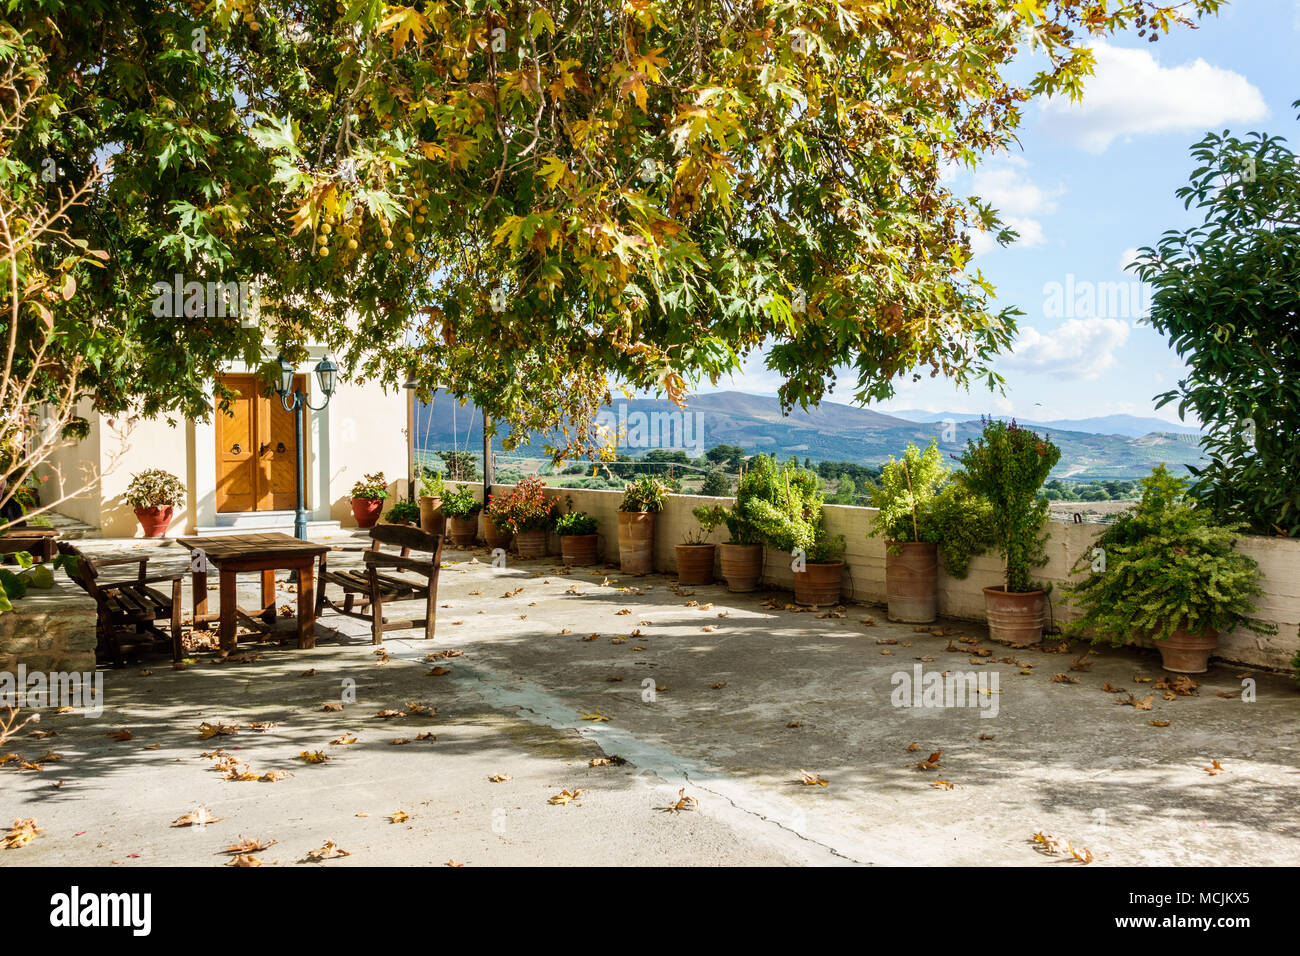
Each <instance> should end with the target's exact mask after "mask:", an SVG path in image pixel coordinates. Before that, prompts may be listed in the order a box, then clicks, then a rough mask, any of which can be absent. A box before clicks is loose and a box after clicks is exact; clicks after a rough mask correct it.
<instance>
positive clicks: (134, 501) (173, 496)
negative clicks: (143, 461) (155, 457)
mask: <svg viewBox="0 0 1300 956" xmlns="http://www.w3.org/2000/svg"><path fill="white" fill-rule="evenodd" d="M122 499H123V500H124V501H125V502H126V503H127V504H128V505H130V506H131V507H132V508H161V507H166V506H168V505H179V504H181V503H182V502H184V501H185V485H184V484H183V483H182V482H181V480H180V479H179V478H177V477H176V476H175V475H173V474H172V473H171V472H169V471H165V470H163V469H162V468H150V469H148V470H146V471H142V472H140V473H139V474H136V475H132V476H131V482H130V484H128V485H127V486H126V492H125V493H124V494H123V495H122Z"/></svg>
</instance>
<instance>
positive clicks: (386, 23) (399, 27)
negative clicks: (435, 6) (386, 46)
mask: <svg viewBox="0 0 1300 956" xmlns="http://www.w3.org/2000/svg"><path fill="white" fill-rule="evenodd" d="M389 9H390V10H391V11H392V12H391V13H389V15H388V16H387V17H386V18H385V19H384V20H382V21H381V22H380V24H379V32H380V33H388V32H389V31H390V30H391V31H392V34H393V53H394V54H396V53H397V51H398V50H400V49H401V48H402V47H403V46H405V45H406V41H407V40H411V39H414V40H415V42H416V43H417V44H418V43H423V42H424V38H425V36H426V35H427V34H428V32H429V20H428V18H427V17H425V15H424V14H423V13H421V12H420V11H418V10H416V9H415V8H414V7H390V8H389Z"/></svg>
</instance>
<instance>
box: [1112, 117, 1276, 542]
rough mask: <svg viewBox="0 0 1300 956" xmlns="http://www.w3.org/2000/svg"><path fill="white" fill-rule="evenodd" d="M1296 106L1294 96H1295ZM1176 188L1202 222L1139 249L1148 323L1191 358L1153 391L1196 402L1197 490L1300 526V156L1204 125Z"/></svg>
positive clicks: (1190, 404) (1260, 518) (1189, 405)
mask: <svg viewBox="0 0 1300 956" xmlns="http://www.w3.org/2000/svg"><path fill="white" fill-rule="evenodd" d="M1293 106H1295V107H1300V101H1297V102H1296V103H1295V104H1293ZM1192 156H1193V157H1194V158H1195V160H1196V161H1197V163H1198V168H1197V169H1196V170H1195V171H1194V172H1193V173H1192V177H1191V181H1190V183H1189V184H1188V185H1187V186H1184V187H1182V188H1180V189H1179V190H1178V192H1177V195H1178V197H1179V198H1180V199H1182V200H1183V201H1184V204H1185V205H1186V206H1187V207H1188V208H1191V207H1195V208H1196V209H1198V210H1200V211H1201V213H1202V215H1203V217H1204V219H1203V222H1202V223H1201V224H1200V225H1198V226H1195V227H1193V228H1191V229H1188V230H1186V231H1184V232H1169V233H1166V234H1165V236H1164V237H1163V238H1162V239H1161V240H1160V242H1159V243H1158V244H1157V245H1156V246H1155V248H1151V247H1147V248H1144V249H1142V250H1141V255H1140V256H1139V258H1138V260H1137V262H1136V263H1135V271H1136V272H1137V274H1138V276H1139V277H1140V278H1141V279H1142V280H1143V281H1144V282H1149V283H1150V284H1151V285H1152V286H1153V289H1154V293H1153V295H1152V301H1151V318H1150V323H1151V325H1152V326H1153V327H1154V328H1156V329H1158V330H1159V331H1160V332H1163V333H1164V334H1165V335H1167V336H1168V337H1169V342H1170V344H1171V345H1172V346H1173V347H1174V349H1175V350H1176V351H1177V352H1178V354H1179V356H1180V357H1181V358H1182V360H1183V361H1184V362H1185V363H1186V364H1187V367H1188V373H1187V376H1186V378H1184V379H1182V380H1181V381H1180V382H1179V383H1178V387H1177V388H1175V389H1171V390H1170V391H1168V392H1165V393H1163V394H1161V395H1159V396H1157V398H1158V407H1160V406H1164V405H1166V404H1169V403H1170V402H1174V401H1177V402H1178V412H1179V415H1180V416H1181V417H1184V418H1185V417H1186V415H1187V413H1188V412H1192V413H1193V414H1194V415H1195V416H1196V418H1198V419H1199V420H1200V422H1201V424H1202V427H1203V428H1204V429H1205V431H1206V435H1205V437H1204V438H1202V440H1201V444H1202V446H1203V447H1204V449H1205V453H1206V457H1207V458H1208V459H1209V463H1208V464H1206V465H1205V466H1203V467H1200V468H1194V467H1192V466H1190V465H1189V466H1188V468H1189V470H1191V471H1192V473H1193V474H1194V475H1195V476H1196V478H1197V481H1196V483H1195V485H1194V488H1193V492H1192V493H1193V495H1194V496H1195V497H1196V498H1197V499H1198V500H1199V501H1200V502H1201V503H1202V504H1203V505H1207V506H1209V507H1211V508H1213V509H1214V511H1215V512H1216V513H1217V514H1218V515H1219V516H1220V517H1221V519H1222V520H1224V521H1227V522H1237V521H1244V522H1246V523H1248V525H1249V526H1250V527H1251V528H1252V529H1253V530H1255V531H1258V532H1263V533H1273V534H1282V535H1288V536H1291V537H1294V536H1296V535H1300V442H1297V441H1296V435H1297V434H1300V161H1297V158H1296V155H1295V153H1293V152H1292V151H1291V150H1289V149H1287V148H1286V146H1285V145H1283V141H1282V139H1281V138H1280V137H1276V136H1268V135H1266V134H1264V133H1251V134H1248V135H1247V136H1245V137H1244V138H1239V137H1236V136H1231V135H1228V134H1226V133H1225V134H1223V135H1220V134H1210V135H1209V136H1206V137H1205V138H1204V139H1203V140H1201V141H1200V142H1199V143H1197V144H1196V145H1195V146H1194V147H1192Z"/></svg>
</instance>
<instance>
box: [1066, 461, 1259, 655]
mask: <svg viewBox="0 0 1300 956" xmlns="http://www.w3.org/2000/svg"><path fill="white" fill-rule="evenodd" d="M1141 484H1142V497H1141V499H1140V500H1139V501H1138V503H1137V504H1136V505H1134V506H1133V507H1132V508H1130V509H1129V510H1128V511H1126V512H1124V513H1123V514H1121V515H1120V516H1119V517H1117V518H1116V519H1115V521H1114V522H1113V523H1112V524H1110V525H1109V526H1108V527H1107V528H1106V530H1105V531H1103V532H1102V533H1101V534H1100V535H1098V536H1097V538H1096V540H1095V541H1094V547H1093V548H1092V549H1090V550H1088V551H1086V552H1085V553H1084V554H1082V555H1081V556H1080V557H1079V560H1078V562H1077V563H1076V564H1075V566H1074V570H1075V571H1076V572H1083V571H1088V570H1090V571H1091V573H1090V574H1088V576H1087V577H1085V578H1083V579H1082V580H1081V581H1079V582H1077V583H1074V584H1071V585H1067V587H1066V592H1067V595H1068V596H1067V600H1068V601H1069V603H1071V604H1073V605H1074V606H1076V607H1078V608H1081V609H1082V611H1083V614H1082V615H1081V616H1080V617H1079V618H1078V619H1077V620H1075V621H1074V622H1073V624H1072V625H1071V630H1072V631H1078V632H1083V631H1092V632H1093V633H1094V637H1093V640H1094V641H1101V640H1105V639H1109V640H1110V641H1111V643H1112V644H1129V643H1133V642H1134V641H1135V640H1137V639H1139V638H1149V639H1151V640H1152V641H1154V642H1155V645H1156V647H1157V648H1159V649H1160V657H1161V659H1162V660H1163V662H1164V667H1165V670H1167V671H1172V672H1174V673H1177V674H1203V673H1205V671H1206V670H1208V669H1209V663H1210V655H1211V654H1213V653H1214V650H1215V648H1216V647H1217V646H1218V640H1219V634H1220V633H1222V632H1224V631H1229V630H1231V629H1232V628H1234V627H1237V626H1238V625H1240V626H1242V627H1245V628H1247V629H1248V630H1251V631H1254V632H1255V633H1256V634H1261V635H1268V634H1276V633H1277V628H1276V627H1275V626H1274V625H1272V624H1270V623H1268V622H1265V621H1260V620H1257V619H1256V618H1254V617H1251V615H1252V614H1253V613H1254V612H1255V610H1256V608H1255V601H1254V599H1255V598H1256V597H1258V596H1259V595H1260V594H1262V593H1263V591H1262V590H1261V588H1260V584H1259V565H1258V564H1257V563H1256V562H1255V560H1254V559H1253V558H1251V557H1249V556H1248V555H1244V554H1240V553H1239V552H1237V551H1235V550H1234V549H1233V544H1234V543H1235V541H1236V539H1237V536H1238V534H1239V533H1240V532H1241V530H1242V528H1243V527H1244V525H1219V524H1215V523H1214V520H1213V517H1212V515H1211V513H1210V512H1209V511H1208V510H1206V509H1204V508H1198V507H1197V506H1196V505H1195V503H1194V502H1192V501H1190V500H1188V497H1187V494H1188V489H1189V487H1190V484H1191V483H1190V482H1189V481H1188V480H1187V479H1186V478H1179V477H1176V476H1174V475H1172V474H1170V473H1169V470H1168V469H1167V468H1165V466H1164V465H1160V466H1159V467H1158V468H1156V469H1155V470H1154V471H1153V472H1152V473H1151V475H1150V476H1149V477H1147V478H1143V479H1142V482H1141Z"/></svg>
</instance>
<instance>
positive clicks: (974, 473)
mask: <svg viewBox="0 0 1300 956" xmlns="http://www.w3.org/2000/svg"><path fill="white" fill-rule="evenodd" d="M983 424H984V431H983V433H982V434H981V436H980V438H979V439H978V440H974V439H972V440H971V441H969V442H967V443H966V450H965V451H964V452H963V453H962V456H961V463H962V467H963V468H964V469H965V472H964V475H963V477H962V479H961V480H962V483H963V484H964V485H965V486H966V487H967V488H968V489H969V490H970V491H972V492H974V493H975V494H976V495H979V496H980V497H982V498H983V499H984V500H986V501H987V502H988V503H989V506H990V508H991V512H990V515H989V531H990V534H991V543H992V545H993V546H994V547H995V548H996V549H997V551H998V553H999V554H1001V555H1002V558H1003V560H1004V561H1005V562H1006V575H1005V583H1004V584H1002V585H1000V586H997V587H986V588H985V589H984V607H985V613H986V614H987V616H988V626H989V636H990V637H992V638H993V639H994V640H1000V641H1006V642H1008V643H1011V644H1036V643H1038V642H1040V641H1041V640H1042V639H1043V621H1044V619H1045V618H1046V616H1047V590H1046V589H1045V588H1042V587H1039V586H1038V585H1037V584H1035V583H1034V582H1033V581H1031V580H1030V569H1031V568H1035V567H1042V566H1043V565H1044V564H1046V563H1047V554H1046V552H1045V551H1044V547H1043V546H1044V543H1045V542H1046V540H1047V535H1046V533H1045V532H1044V530H1043V529H1044V526H1045V525H1046V524H1047V509H1048V504H1047V498H1046V497H1044V496H1043V495H1042V493H1041V491H1042V487H1043V482H1045V481H1046V480H1047V476H1048V474H1049V473H1050V472H1051V470H1052V469H1053V468H1055V467H1056V463H1057V462H1058V461H1060V459H1061V450H1060V449H1059V448H1057V447H1056V446H1055V445H1054V444H1052V443H1051V442H1050V441H1049V440H1047V439H1046V438H1040V437H1039V436H1038V435H1035V434H1034V433H1033V432H1031V431H1029V430H1027V429H1024V428H1021V427H1020V426H1018V425H1017V424H1016V423H1015V421H1014V420H1012V421H1011V423H1010V424H1008V423H1007V422H1001V421H995V420H993V419H984V422H983Z"/></svg>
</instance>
